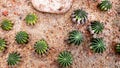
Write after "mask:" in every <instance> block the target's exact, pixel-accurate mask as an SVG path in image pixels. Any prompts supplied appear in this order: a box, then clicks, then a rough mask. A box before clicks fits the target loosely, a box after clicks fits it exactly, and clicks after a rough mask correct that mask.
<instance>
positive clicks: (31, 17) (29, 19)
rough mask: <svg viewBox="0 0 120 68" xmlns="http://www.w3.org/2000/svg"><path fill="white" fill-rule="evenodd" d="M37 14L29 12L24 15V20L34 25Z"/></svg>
mask: <svg viewBox="0 0 120 68" xmlns="http://www.w3.org/2000/svg"><path fill="white" fill-rule="evenodd" d="M37 19H38V17H37V15H36V14H34V13H30V14H28V15H27V16H26V18H25V21H26V23H27V24H28V25H34V24H35V23H36V22H37Z"/></svg>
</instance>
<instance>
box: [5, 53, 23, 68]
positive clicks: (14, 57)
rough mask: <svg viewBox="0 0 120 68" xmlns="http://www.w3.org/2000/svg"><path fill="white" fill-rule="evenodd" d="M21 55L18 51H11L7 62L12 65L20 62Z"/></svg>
mask: <svg viewBox="0 0 120 68" xmlns="http://www.w3.org/2000/svg"><path fill="white" fill-rule="evenodd" d="M20 59H21V56H20V54H19V53H17V52H13V53H10V54H9V56H8V58H7V63H8V65H10V66H14V65H16V64H18V63H19V62H20Z"/></svg>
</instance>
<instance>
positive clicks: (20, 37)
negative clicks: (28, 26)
mask: <svg viewBox="0 0 120 68" xmlns="http://www.w3.org/2000/svg"><path fill="white" fill-rule="evenodd" d="M28 39H29V36H28V34H27V33H26V32H25V31H20V32H18V33H17V35H16V37H15V40H16V42H17V43H18V44H26V43H28Z"/></svg>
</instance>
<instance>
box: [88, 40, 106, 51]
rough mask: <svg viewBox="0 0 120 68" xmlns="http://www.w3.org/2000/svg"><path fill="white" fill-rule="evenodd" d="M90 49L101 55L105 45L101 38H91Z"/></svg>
mask: <svg viewBox="0 0 120 68" xmlns="http://www.w3.org/2000/svg"><path fill="white" fill-rule="evenodd" d="M90 49H92V50H93V51H94V52H95V53H103V52H104V51H105V50H106V47H105V44H104V42H103V39H102V38H93V39H92V40H91V45H90Z"/></svg>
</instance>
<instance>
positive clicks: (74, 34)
mask: <svg viewBox="0 0 120 68" xmlns="http://www.w3.org/2000/svg"><path fill="white" fill-rule="evenodd" d="M82 41H83V35H82V33H81V32H79V31H78V30H73V31H71V32H70V33H69V38H68V43H70V44H74V45H80V44H81V42H82Z"/></svg>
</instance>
